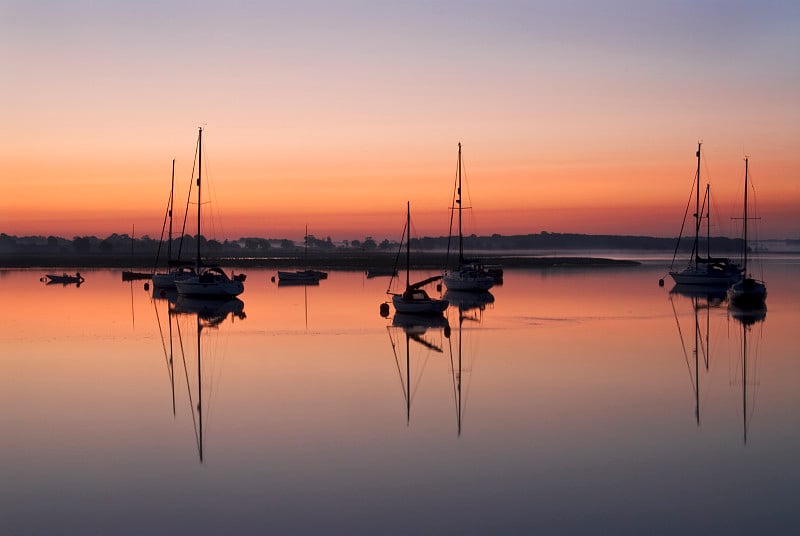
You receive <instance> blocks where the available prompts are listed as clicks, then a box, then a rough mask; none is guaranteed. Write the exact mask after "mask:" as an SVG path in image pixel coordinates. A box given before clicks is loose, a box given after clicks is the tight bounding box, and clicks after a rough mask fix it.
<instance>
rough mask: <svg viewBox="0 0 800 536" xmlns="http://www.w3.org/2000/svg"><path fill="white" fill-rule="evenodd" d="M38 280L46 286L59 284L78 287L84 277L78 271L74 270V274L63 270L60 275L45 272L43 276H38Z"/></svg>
mask: <svg viewBox="0 0 800 536" xmlns="http://www.w3.org/2000/svg"><path fill="white" fill-rule="evenodd" d="M39 281H42V282H43V283H45V284H46V285H47V286H51V285H61V286H64V287H66V286H67V285H75V286H76V287H80V286H81V283H83V282H84V281H85V279H84V278H83V276H82V275H81V273H80V272H75V275H71V274H68V273H66V272H64V273H63V274H61V275H57V274H46V275H45V276H44V277H41V278H39Z"/></svg>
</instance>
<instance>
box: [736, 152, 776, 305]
mask: <svg viewBox="0 0 800 536" xmlns="http://www.w3.org/2000/svg"><path fill="white" fill-rule="evenodd" d="M748 188H749V182H748V159H747V158H745V159H744V216H743V218H742V235H743V237H744V246H743V248H742V259H743V262H742V264H743V268H744V269H743V277H742V279H741V280H740V281H739V282H738V283H736V284H735V285H733V286H732V287H731V288H730V289H728V298H729V300H730V304H731V305H732V306H734V307H739V308H751V309H756V308H759V307H764V302H765V300H766V299H767V286H766V285H765V284H764V282H763V281H760V280H758V279H755V278H754V277H753V275H752V274H751V273H749V272H748V271H747V250H748V247H749V245H748V235H747V222H748V220H751V219H755V218H750V217H749V216H748V214H747V190H748Z"/></svg>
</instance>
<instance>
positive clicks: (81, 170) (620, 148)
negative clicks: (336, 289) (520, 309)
mask: <svg viewBox="0 0 800 536" xmlns="http://www.w3.org/2000/svg"><path fill="white" fill-rule="evenodd" d="M798 27H800V7H798V5H797V3H795V2H789V1H786V2H781V1H778V2H768V3H766V4H764V3H756V2H752V3H734V4H719V3H717V2H705V1H701V2H683V1H679V2H669V3H651V2H645V3H641V2H629V1H617V2H611V3H606V2H604V3H595V2H589V1H583V0H576V1H572V2H566V3H563V2H558V3H544V2H512V1H499V2H482V1H478V2H456V1H443V2H432V3H431V2H417V1H412V2H366V1H364V2H360V1H353V2H349V1H348V2H322V1H315V0H307V1H299V2H292V3H291V5H287V3H285V2H271V1H267V2H259V3H255V4H250V3H246V4H237V5H236V6H235V7H229V6H225V5H223V4H219V5H216V4H214V3H206V2H200V3H196V2H168V3H166V4H162V3H160V2H136V3H130V2H118V1H111V2H104V3H102V4H101V5H92V4H86V3H83V2H52V3H51V2H13V1H7V0H0V34H1V35H2V36H1V37H0V44H2V48H3V53H2V54H0V65H2V70H3V72H4V73H5V77H4V79H5V82H4V83H3V84H2V85H0V99H2V102H3V103H4V104H3V108H4V110H3V121H2V127H0V186H2V192H3V193H2V195H0V232H3V233H7V234H14V235H32V234H45V235H47V234H55V235H60V236H65V237H72V236H76V235H95V236H100V237H102V236H107V235H109V234H111V233H129V232H131V229H132V227H133V226H135V228H136V234H137V235H139V236H141V235H144V234H148V235H150V236H152V237H157V236H158V235H159V234H160V232H161V227H162V218H163V215H164V210H165V207H166V202H167V197H168V195H169V180H170V169H171V161H172V159H173V158H174V159H176V194H175V197H176V205H177V208H176V214H177V213H181V214H182V213H183V210H184V209H185V203H186V197H187V188H188V186H189V183H190V181H191V173H192V163H193V162H192V158H193V156H194V151H195V141H196V135H197V128H198V127H199V126H203V128H204V129H205V130H204V144H205V145H204V149H205V150H204V153H205V156H206V159H205V160H206V161H205V163H204V166H206V165H207V167H205V168H204V174H205V173H206V172H207V177H208V178H209V182H208V183H207V184H208V185H210V186H211V188H210V191H209V199H210V200H211V202H212V204H213V207H214V209H213V211H212V212H213V213H214V214H215V223H214V229H213V231H214V233H212V232H211V230H210V229H209V231H208V232H207V233H206V234H208V235H211V234H216V235H217V238H239V237H243V236H263V237H288V238H292V239H298V238H299V237H301V236H302V234H303V232H304V228H305V226H306V225H308V227H309V232H310V233H312V234H315V235H316V236H318V237H326V236H331V237H332V239H333V240H334V241H341V240H346V239H355V238H357V239H362V238H363V237H365V236H374V237H375V238H377V239H383V238H390V239H392V238H398V237H399V234H400V231H401V230H402V225H403V218H404V210H405V202H406V201H407V200H410V201H411V204H412V207H413V214H414V220H415V227H416V233H417V235H420V236H423V235H424V236H440V235H445V234H447V230H448V224H449V211H448V207H449V206H450V204H451V196H452V188H453V179H454V176H455V171H456V156H457V144H458V143H459V142H461V143H463V147H464V165H465V173H466V180H467V187H466V188H467V191H465V194H466V193H468V194H469V195H468V201H469V206H471V207H473V210H472V211H471V213H470V214H469V215H468V222H467V227H466V229H465V230H466V232H467V233H469V234H471V233H476V234H493V233H500V234H527V233H538V232H541V231H543V230H546V231H549V232H576V233H590V234H630V235H633V234H640V235H652V236H675V235H676V234H677V233H678V230H679V228H680V223H681V219H682V217H683V211H684V208H685V205H686V201H687V199H688V197H689V192H690V188H691V185H692V179H693V177H694V170H695V157H694V153H695V150H696V144H697V142H698V141H702V142H703V147H704V150H703V155H704V161H703V168H702V174H703V178H704V182H705V181H710V183H711V185H712V195H713V196H714V203H715V205H716V207H717V210H718V215H719V216H720V218H718V222H719V227H718V229H717V230H716V232H718V233H720V234H728V235H730V234H731V233H732V226H731V225H730V223H729V222H730V218H731V217H733V216H736V215H738V213H739V211H740V209H739V207H740V203H741V194H742V180H743V173H744V163H743V158H744V156H745V155H748V156H749V157H750V171H751V174H752V180H753V182H754V186H755V189H756V192H757V198H756V201H757V206H758V211H759V213H760V215H761V217H762V220H761V222H760V227H761V232H760V236H761V238H800V218H798V217H797V211H798V207H800V186H798V184H800V182H799V181H798V178H799V176H800V100H799V99H798V95H800V63H798V61H797V50H800V32H798V31H797V29H798ZM204 186H205V184H204ZM465 204H466V203H465ZM217 217H218V218H217Z"/></svg>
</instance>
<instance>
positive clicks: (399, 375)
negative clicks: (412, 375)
mask: <svg viewBox="0 0 800 536" xmlns="http://www.w3.org/2000/svg"><path fill="white" fill-rule="evenodd" d="M386 332H387V333H388V334H389V342H390V343H391V344H392V353H393V354H394V362H395V364H396V365H397V376H398V377H399V378H400V389H401V390H402V391H403V401H404V402H408V398H407V397H408V395H407V393H406V391H407V389H406V384H405V382H404V381H403V372H402V371H401V370H400V360H399V359H398V357H397V347H396V346H395V343H394V338H393V337H392V332H391V326H386Z"/></svg>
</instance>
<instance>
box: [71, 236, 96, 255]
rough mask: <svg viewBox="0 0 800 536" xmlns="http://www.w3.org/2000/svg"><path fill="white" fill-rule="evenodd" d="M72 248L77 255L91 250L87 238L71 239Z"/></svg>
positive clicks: (90, 244) (77, 237)
mask: <svg viewBox="0 0 800 536" xmlns="http://www.w3.org/2000/svg"><path fill="white" fill-rule="evenodd" d="M72 247H73V248H75V251H77V252H78V253H89V251H90V250H91V249H92V243H91V241H90V240H89V237H88V236H76V237H75V238H73V239H72Z"/></svg>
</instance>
